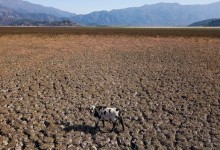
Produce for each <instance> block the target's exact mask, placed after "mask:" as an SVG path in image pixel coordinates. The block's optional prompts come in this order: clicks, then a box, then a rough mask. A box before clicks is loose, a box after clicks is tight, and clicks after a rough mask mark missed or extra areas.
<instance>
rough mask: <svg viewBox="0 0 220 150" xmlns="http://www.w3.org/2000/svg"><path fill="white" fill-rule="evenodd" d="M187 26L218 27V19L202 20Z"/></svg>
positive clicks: (219, 23) (219, 20)
mask: <svg viewBox="0 0 220 150" xmlns="http://www.w3.org/2000/svg"><path fill="white" fill-rule="evenodd" d="M189 26H192V27H193V26H194V27H196V26H200V27H201V26H202V27H220V19H207V20H202V21H198V22H195V23H192V24H191V25H189Z"/></svg>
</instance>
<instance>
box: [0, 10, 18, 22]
mask: <svg viewBox="0 0 220 150" xmlns="http://www.w3.org/2000/svg"><path fill="white" fill-rule="evenodd" d="M20 19H22V15H21V14H19V13H17V12H16V11H14V10H12V9H9V8H5V7H2V6H0V25H6V24H9V23H12V22H14V21H16V20H20Z"/></svg>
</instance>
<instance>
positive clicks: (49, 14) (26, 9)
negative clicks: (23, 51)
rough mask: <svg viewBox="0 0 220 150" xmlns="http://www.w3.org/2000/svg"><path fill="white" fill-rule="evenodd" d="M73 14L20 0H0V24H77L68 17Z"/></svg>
mask: <svg viewBox="0 0 220 150" xmlns="http://www.w3.org/2000/svg"><path fill="white" fill-rule="evenodd" d="M74 15H75V14H71V13H68V12H64V11H60V10H58V9H55V8H48V7H44V6H41V5H35V4H31V3H29V2H25V1H22V0H0V25H11V26H19V25H21V26H24V25H27V26H77V25H76V24H75V23H72V22H71V21H69V19H68V18H70V17H73V16H74Z"/></svg>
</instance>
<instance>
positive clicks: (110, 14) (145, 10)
mask: <svg viewBox="0 0 220 150" xmlns="http://www.w3.org/2000/svg"><path fill="white" fill-rule="evenodd" d="M210 18H220V2H216V3H212V4H208V5H180V4H178V3H158V4H153V5H144V6H142V7H134V8H126V9H120V10H112V11H99V12H92V13H90V14H87V15H76V16H74V17H73V19H72V20H73V21H75V22H78V23H82V24H87V25H93V24H97V25H110V26H187V25H189V24H191V23H193V22H196V21H201V20H205V19H210Z"/></svg>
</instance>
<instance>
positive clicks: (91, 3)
mask: <svg viewBox="0 0 220 150" xmlns="http://www.w3.org/2000/svg"><path fill="white" fill-rule="evenodd" d="M25 1H29V2H32V3H35V4H41V5H44V6H51V7H55V8H59V9H61V10H65V11H69V12H73V13H77V14H85V13H89V12H92V11H99V10H112V9H119V8H127V7H137V6H142V5H145V4H155V3H159V2H165V3H172V2H176V3H180V4H209V3H213V2H216V1H219V0H25Z"/></svg>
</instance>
